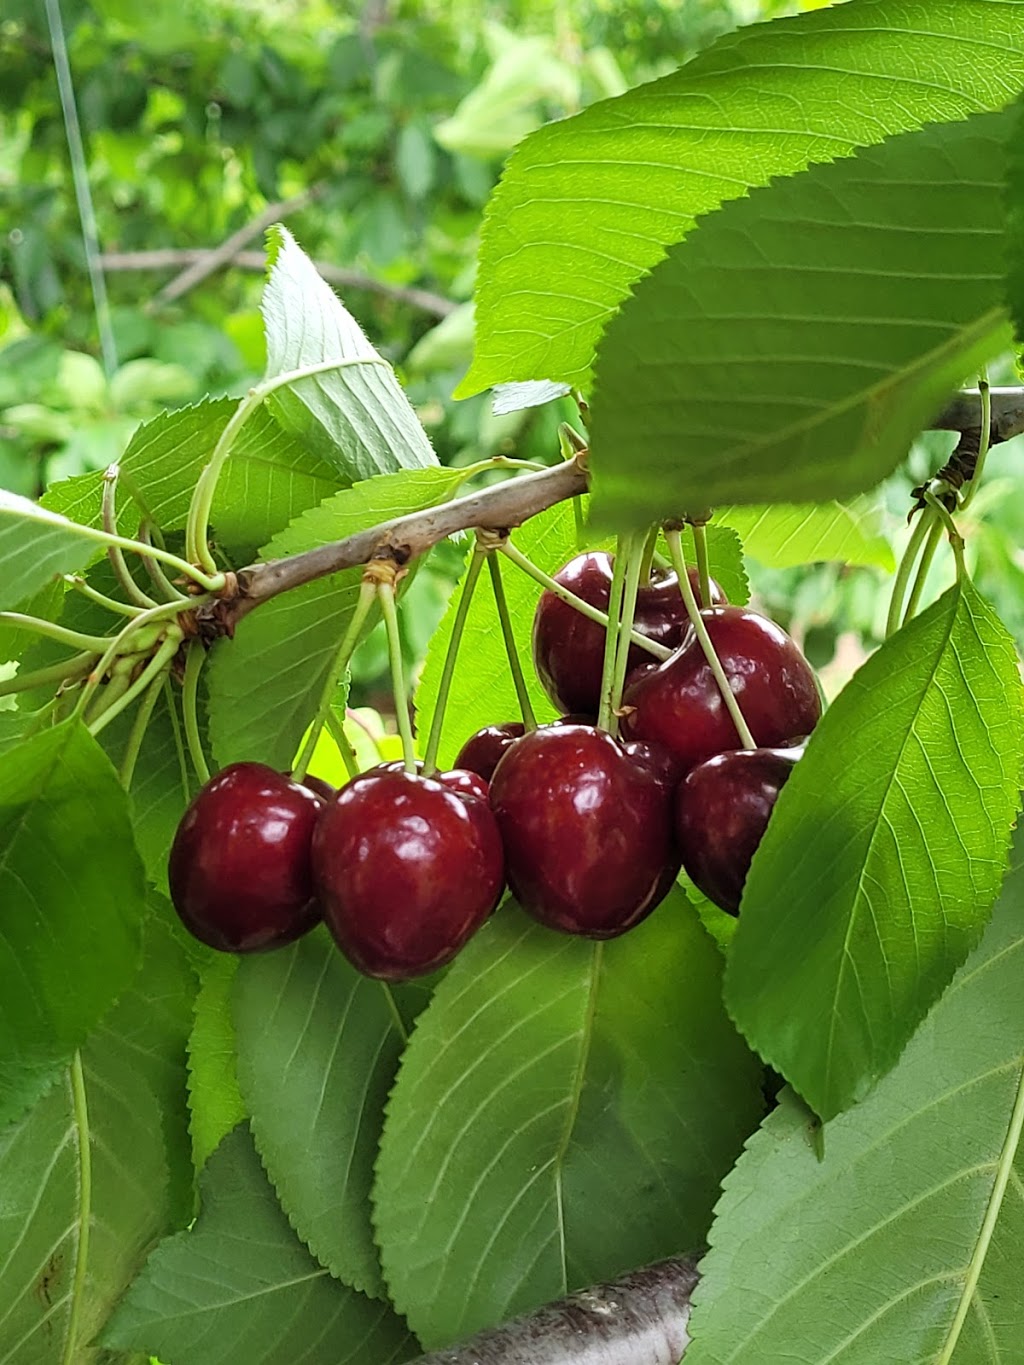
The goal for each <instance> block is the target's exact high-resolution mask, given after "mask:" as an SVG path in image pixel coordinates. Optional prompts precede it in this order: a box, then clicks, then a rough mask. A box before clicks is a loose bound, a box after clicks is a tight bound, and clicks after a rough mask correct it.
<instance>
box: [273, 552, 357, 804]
mask: <svg viewBox="0 0 1024 1365" xmlns="http://www.w3.org/2000/svg"><path fill="white" fill-rule="evenodd" d="M376 599H377V591H376V584H375V583H373V582H372V581H371V580H369V579H366V578H364V579H363V581H362V583H361V584H360V587H359V596H358V598H357V599H356V605H355V610H354V611H353V612H352V619H351V621H349V623H348V627H347V629H346V631H345V634H344V635H343V636H342V639H341V644H340V645H339V646H338V652H337V654H335V656H334V661H333V663H332V664H331V667H330V669H329V670H328V673H327V677H326V679H325V681H324V686H323V691H322V692H321V693H320V704H319V705H318V706H317V710H316V715H315V716H314V717H313V724H312V725H311V726H310V727H309V734H308V735H307V736H306V742H305V744H303V746H302V750H301V752H300V753H299V756H298V758H297V759H296V760H295V764H294V766H293V768H292V781H293V782H301V781H302V779H303V778H304V777H305V776H306V770H307V769H308V767H309V765H310V762H311V760H312V758H313V751H314V750H315V748H316V746H317V741H318V740H319V739H320V735H321V733H322V731H323V728H324V726H325V725H326V724H327V720H328V717H329V716H330V714H331V704H332V702H333V701H334V697H335V694H336V693H337V691H338V688H339V687H340V686H341V680H342V678H343V677H344V676H345V670H346V669H347V668H348V665H349V661H350V659H351V658H352V655H353V654H354V653H355V652H356V646H357V645H358V644H359V637H360V635H361V634H362V630H363V626H364V625H365V623H366V618H367V616H368V615H369V613H370V609H371V607H372V606H373V604H374V602H375V601H376Z"/></svg>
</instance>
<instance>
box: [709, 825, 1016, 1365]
mask: <svg viewBox="0 0 1024 1365" xmlns="http://www.w3.org/2000/svg"><path fill="white" fill-rule="evenodd" d="M1022 853H1024V845H1022V841H1021V840H1020V839H1018V841H1017V858H1016V862H1017V867H1016V870H1015V871H1013V872H1011V874H1010V876H1009V878H1008V879H1007V881H1006V884H1005V887H1004V890H1003V894H1002V898H1001V900H1000V903H999V905H998V907H997V909H996V913H995V917H994V919H993V922H992V924H991V926H990V927H989V929H988V932H987V933H986V935H985V938H984V940H983V941H982V943H981V945H980V946H979V947H978V948H977V950H976V951H975V953H974V954H973V956H972V957H971V958H970V959H969V960H968V962H967V963H966V964H965V965H964V967H963V968H962V969H961V971H960V973H959V975H958V976H957V978H956V979H955V981H954V982H953V984H952V986H951V987H950V988H949V990H948V991H947V992H946V994H945V995H944V996H943V998H942V999H941V1000H940V1002H939V1003H938V1005H937V1006H936V1007H935V1009H934V1010H933V1011H932V1013H931V1015H930V1016H929V1018H928V1019H927V1020H926V1021H925V1023H924V1024H923V1025H922V1027H921V1029H920V1031H919V1033H918V1034H917V1036H916V1037H915V1038H913V1040H912V1041H911V1043H910V1045H909V1046H908V1048H907V1050H906V1052H905V1053H904V1054H903V1056H902V1057H901V1059H900V1061H899V1063H898V1065H897V1066H896V1068H895V1070H894V1071H892V1072H891V1073H890V1074H889V1075H888V1076H887V1077H886V1078H885V1079H884V1080H883V1081H882V1082H881V1083H880V1084H879V1086H878V1088H877V1089H876V1090H875V1091H874V1093H873V1094H872V1095H870V1096H869V1097H868V1098H867V1099H866V1100H865V1101H864V1102H863V1103H862V1104H860V1105H858V1106H857V1108H856V1109H854V1110H852V1111H851V1112H850V1113H848V1114H843V1115H841V1116H840V1117H839V1118H837V1119H834V1120H833V1121H832V1122H831V1123H829V1124H828V1126H827V1127H826V1129H825V1132H824V1145H825V1156H824V1160H823V1161H819V1160H818V1157H817V1154H816V1151H815V1148H814V1144H813V1142H812V1137H811V1131H810V1127H809V1115H808V1114H807V1111H806V1110H805V1109H803V1107H802V1106H800V1105H799V1103H798V1102H797V1101H796V1100H795V1099H794V1098H793V1097H792V1095H791V1094H790V1093H789V1092H787V1093H786V1095H785V1096H784V1098H783V1102H782V1105H781V1106H780V1108H779V1109H778V1110H776V1111H775V1113H773V1114H772V1115H771V1116H770V1117H769V1118H768V1120H767V1121H766V1122H765V1124H764V1127H763V1129H762V1130H761V1132H759V1133H758V1134H756V1136H755V1137H754V1138H752V1139H751V1141H750V1143H749V1144H748V1148H747V1151H746V1152H745V1153H744V1155H743V1157H742V1158H741V1159H740V1161H739V1163H738V1165H737V1166H736V1168H735V1170H734V1171H733V1172H732V1174H731V1175H729V1176H728V1177H727V1178H726V1181H725V1187H724V1193H723V1195H722V1198H721V1200H720V1202H719V1205H718V1209H717V1211H716V1219H715V1224H714V1226H713V1228H712V1232H711V1244H712V1250H711V1252H710V1253H709V1255H708V1256H707V1257H706V1258H705V1260H704V1262H703V1265H702V1280H701V1284H700V1287H699V1288H698V1290H697V1294H696V1306H695V1309H694V1313H693V1318H692V1320H691V1324H690V1330H691V1332H692V1334H693V1336H694V1341H693V1343H692V1345H691V1346H690V1347H689V1348H688V1350H687V1353H686V1365H764V1362H765V1361H768V1360H771V1361H775V1360H783V1359H785V1360H787V1361H788V1360H794V1361H796V1360H799V1361H814V1362H825V1361H830V1362H833V1365H880V1362H883V1361H884V1362H892V1363H893V1365H896V1363H897V1362H898V1365H935V1362H936V1361H938V1360H939V1359H940V1351H941V1350H942V1348H943V1347H944V1346H946V1347H947V1348H948V1347H953V1350H952V1354H951V1355H950V1356H942V1357H941V1359H942V1360H943V1361H946V1360H947V1359H948V1360H951V1361H952V1365H1008V1362H1010V1361H1015V1360H1017V1359H1018V1357H1019V1354H1020V1345H1021V1341H1022V1340H1024V1299H1022V1297H1021V1294H1020V1285H1021V1282H1022V1279H1024V1250H1022V1249H1024V1152H1022V1151H1021V1150H1019V1149H1018V1148H1016V1147H1015V1144H1014V1143H1013V1141H1012V1139H1011V1141H1010V1143H1009V1145H1008V1146H1007V1145H1006V1144H1007V1138H1008V1125H1009V1123H1010V1116H1011V1110H1012V1109H1013V1105H1014V1099H1015V1096H1016V1095H1017V1092H1018V1086H1019V1084H1020V1082H1021V1076H1022V1066H1024V1013H1022V1011H1021V1007H1020V1005H1021V1000H1022V998H1024V864H1022V863H1021V855H1022ZM1009 1163H1012V1169H1011V1170H1010V1172H1009V1182H1008V1184H1007V1187H1006V1191H1005V1195H1004V1196H1003V1199H1002V1202H1001V1204H1000V1205H999V1206H998V1207H999V1217H998V1221H997V1223H996V1225H995V1230H994V1235H993V1236H992V1239H991V1243H990V1244H989V1245H988V1247H987V1248H986V1245H985V1242H984V1239H983V1237H982V1225H983V1221H984V1219H985V1215H986V1212H987V1210H988V1208H989V1205H990V1202H991V1201H992V1200H993V1193H994V1187H995V1182H996V1177H997V1173H998V1171H999V1169H1000V1166H1001V1164H1002V1165H1004V1166H1005V1165H1006V1164H1009ZM972 1261H974V1263H975V1264H976V1265H979V1264H980V1266H981V1274H980V1279H979V1281H978V1285H977V1290H976V1291H975V1292H974V1294H973V1295H971V1296H970V1298H969V1303H968V1312H967V1317H966V1320H965V1321H964V1323H963V1326H962V1328H961V1329H959V1330H956V1329H954V1326H953V1324H954V1318H955V1315H956V1312H957V1308H958V1306H959V1304H960V1301H961V1298H962V1297H963V1296H964V1294H965V1285H966V1280H967V1270H968V1266H969V1265H970V1264H971V1263H972Z"/></svg>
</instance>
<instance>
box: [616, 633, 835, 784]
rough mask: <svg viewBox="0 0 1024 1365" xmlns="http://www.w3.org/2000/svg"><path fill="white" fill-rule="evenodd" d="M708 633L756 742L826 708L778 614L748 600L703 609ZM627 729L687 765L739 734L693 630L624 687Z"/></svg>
mask: <svg viewBox="0 0 1024 1365" xmlns="http://www.w3.org/2000/svg"><path fill="white" fill-rule="evenodd" d="M702 615H703V617H704V621H705V623H706V625H707V629H708V634H709V635H710V637H711V641H712V643H713V644H714V646H715V650H716V652H717V654H718V657H719V660H720V661H721V664H722V667H723V668H724V670H725V675H726V677H727V678H728V679H729V682H730V684H731V686H732V690H733V692H734V694H735V696H736V700H737V701H738V702H739V706H740V710H741V711H742V712H743V717H744V719H745V720H746V722H747V725H748V726H749V727H750V731H751V733H752V735H753V736H754V739H755V740H756V742H757V743H758V744H761V745H767V746H769V747H770V746H773V745H776V746H777V745H779V744H783V743H785V742H786V741H787V740H791V739H793V738H795V737H796V736H797V735H806V734H809V733H810V731H811V730H812V729H813V728H814V725H815V722H816V721H817V720H818V718H819V717H820V715H821V698H820V696H819V695H818V689H817V686H816V685H815V681H814V672H813V670H812V669H811V666H810V664H809V663H808V662H807V660H806V659H805V658H804V656H803V655H802V654H801V653H800V651H799V649H797V647H796V645H795V644H794V643H793V641H792V640H791V639H790V637H789V636H788V635H787V634H786V632H785V631H784V630H783V629H782V627H781V626H777V625H776V624H775V622H774V621H769V620H768V618H767V617H766V616H761V615H759V614H758V613H757V612H755V611H750V610H748V609H747V608H745V607H715V608H713V609H712V610H710V611H705V612H703V613H702ZM622 706H623V716H622V726H621V728H622V733H623V734H624V735H626V736H627V737H628V738H630V739H646V740H650V741H652V742H653V743H655V744H660V745H663V746H664V747H665V748H666V749H671V750H672V752H673V753H674V754H675V755H676V756H677V757H678V758H679V760H680V761H681V762H682V764H683V766H684V768H685V769H686V770H687V771H689V769H690V768H693V767H696V765H697V764H698V763H701V762H703V760H704V759H706V758H710V757H711V756H712V755H713V754H719V753H723V752H724V751H725V750H726V749H736V748H738V747H739V744H740V739H739V735H738V734H737V733H736V727H735V726H734V725H733V723H732V717H731V716H730V715H729V712H728V711H727V710H726V706H725V702H724V701H723V699H722V694H721V692H720V690H719V687H718V684H717V683H716V682H715V678H714V675H713V673H712V672H711V669H710V667H709V665H708V661H707V659H706V658H705V657H704V651H703V650H702V649H701V647H700V642H699V641H698V640H697V638H696V636H694V637H693V638H692V639H690V640H689V641H687V643H686V644H685V645H683V647H682V649H679V650H677V651H676V652H675V654H673V655H672V657H671V658H670V659H666V660H665V662H664V663H663V664H661V665H660V666H659V667H658V668H657V669H655V670H654V671H653V672H652V673H645V674H643V675H642V676H641V677H639V678H637V679H636V680H635V681H634V682H632V683H631V684H630V685H629V687H627V688H626V690H625V692H624V693H623V697H622Z"/></svg>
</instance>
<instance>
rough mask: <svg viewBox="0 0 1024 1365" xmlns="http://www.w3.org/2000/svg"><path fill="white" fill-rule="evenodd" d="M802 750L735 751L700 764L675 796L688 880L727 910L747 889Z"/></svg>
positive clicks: (733, 907)
mask: <svg viewBox="0 0 1024 1365" xmlns="http://www.w3.org/2000/svg"><path fill="white" fill-rule="evenodd" d="M802 753H803V749H802V748H788V749H733V750H730V751H729V752H728V753H724V754H716V755H715V757H714V758H709V759H708V760H707V762H705V763H698V765H697V767H696V768H694V769H693V770H692V771H691V772H690V773H689V774H688V775H687V777H686V779H685V781H684V782H682V783H681V785H680V787H679V790H678V792H677V793H676V833H677V835H678V837H679V847H680V849H681V851H682V855H683V867H684V868H685V870H686V875H687V876H688V877H689V878H690V880H691V881H692V882H693V883H694V884H695V885H696V886H697V887H699V888H700V890H701V891H703V892H704V894H705V896H707V897H709V899H711V900H713V901H714V902H715V904H716V905H719V906H721V908H722V909H723V910H728V912H729V913H730V914H731V915H735V914H736V913H737V911H738V910H739V905H740V897H741V896H742V894H743V885H744V883H745V882H746V880H747V873H748V872H749V871H750V860H751V858H753V856H754V852H755V850H756V849H757V846H758V844H759V843H760V842H761V837H762V835H763V834H764V831H765V828H766V826H767V824H768V817H769V816H770V815H771V813H772V810H773V808H774V806H775V800H776V798H777V796H778V794H779V792H780V791H781V789H782V787H783V786H784V784H785V782H786V780H787V778H788V777H789V775H790V773H791V772H792V771H793V769H794V767H795V766H796V764H797V761H798V759H799V758H800V756H801V754H802Z"/></svg>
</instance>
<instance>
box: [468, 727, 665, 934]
mask: <svg viewBox="0 0 1024 1365" xmlns="http://www.w3.org/2000/svg"><path fill="white" fill-rule="evenodd" d="M672 787H673V781H672V776H671V775H670V774H669V773H668V772H666V770H665V768H664V766H663V765H662V764H661V762H660V757H659V755H658V754H657V751H656V749H655V746H653V745H650V746H648V745H637V746H632V747H631V746H626V745H623V744H620V743H619V741H618V740H615V739H613V738H612V737H611V735H609V734H606V733H605V732H604V731H602V730H596V729H594V728H592V727H591V726H584V725H564V726H546V727H544V728H542V729H539V730H534V731H533V732H532V733H531V734H528V735H524V736H523V737H522V739H517V740H516V742H515V743H514V744H513V745H512V746H511V747H510V748H509V749H508V751H507V752H506V754H505V755H504V757H503V758H502V760H501V762H500V763H499V764H498V766H497V768H496V769H495V770H494V776H493V778H492V779H491V808H492V810H493V811H494V814H495V818H496V819H497V822H498V828H499V829H500V830H501V837H502V841H503V842H504V845H505V859H506V867H507V872H508V880H509V886H510V887H511V888H512V891H513V893H514V894H515V896H516V898H517V900H518V901H519V903H520V904H521V905H522V907H523V909H524V910H526V911H528V913H529V914H531V915H533V917H534V918H535V919H538V920H540V922H541V923H542V924H546V925H548V926H549V927H551V928H552V929H561V930H563V931H564V932H565V933H569V934H585V935H587V936H589V937H591V938H614V937H615V936H616V935H617V934H621V933H623V932H625V930H627V929H629V928H631V927H632V926H633V925H634V924H638V923H639V922H640V920H642V919H644V918H645V916H647V915H648V914H650V912H651V911H652V910H653V909H654V907H655V906H656V905H657V904H658V902H659V901H660V900H661V899H662V898H663V896H664V895H665V893H666V891H667V890H668V888H669V886H670V885H671V884H672V882H673V881H674V880H675V876H676V873H677V872H678V870H679V858H678V856H677V854H676V851H675V846H674V836H673V829H672Z"/></svg>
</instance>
